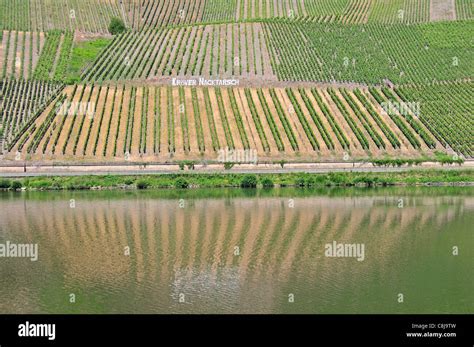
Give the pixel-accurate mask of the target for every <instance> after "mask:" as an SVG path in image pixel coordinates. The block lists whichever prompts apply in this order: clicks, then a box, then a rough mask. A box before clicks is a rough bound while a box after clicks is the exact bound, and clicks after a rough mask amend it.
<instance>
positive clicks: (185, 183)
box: [175, 177, 189, 189]
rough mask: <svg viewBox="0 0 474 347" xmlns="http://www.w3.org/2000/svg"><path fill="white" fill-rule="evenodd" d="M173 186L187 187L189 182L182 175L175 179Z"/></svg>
mask: <svg viewBox="0 0 474 347" xmlns="http://www.w3.org/2000/svg"><path fill="white" fill-rule="evenodd" d="M175 187H176V188H178V189H187V188H188V187H189V183H188V181H186V179H184V178H183V177H179V178H177V179H176V181H175Z"/></svg>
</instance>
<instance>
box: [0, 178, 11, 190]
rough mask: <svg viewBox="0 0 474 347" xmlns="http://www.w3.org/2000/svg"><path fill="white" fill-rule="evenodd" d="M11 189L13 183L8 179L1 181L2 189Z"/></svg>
mask: <svg viewBox="0 0 474 347" xmlns="http://www.w3.org/2000/svg"><path fill="white" fill-rule="evenodd" d="M10 187H11V182H10V181H9V180H7V179H0V189H8V188H10Z"/></svg>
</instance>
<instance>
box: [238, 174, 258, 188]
mask: <svg viewBox="0 0 474 347" xmlns="http://www.w3.org/2000/svg"><path fill="white" fill-rule="evenodd" d="M240 186H241V187H242V188H256V187H257V176H255V175H247V176H245V177H244V178H243V179H242V182H241V183H240Z"/></svg>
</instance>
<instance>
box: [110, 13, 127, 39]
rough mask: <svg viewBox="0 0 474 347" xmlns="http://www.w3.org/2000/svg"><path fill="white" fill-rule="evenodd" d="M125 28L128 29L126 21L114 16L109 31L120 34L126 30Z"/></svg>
mask: <svg viewBox="0 0 474 347" xmlns="http://www.w3.org/2000/svg"><path fill="white" fill-rule="evenodd" d="M125 29H126V27H125V23H124V22H123V20H121V19H120V18H117V17H113V18H112V20H111V21H110V25H109V32H110V33H111V34H112V35H117V34H120V33H122V32H124V31H125Z"/></svg>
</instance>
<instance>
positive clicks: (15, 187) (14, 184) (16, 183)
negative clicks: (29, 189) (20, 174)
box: [12, 181, 23, 190]
mask: <svg viewBox="0 0 474 347" xmlns="http://www.w3.org/2000/svg"><path fill="white" fill-rule="evenodd" d="M22 187H23V184H22V183H21V182H20V181H13V182H12V189H13V190H19V189H21V188H22Z"/></svg>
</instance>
